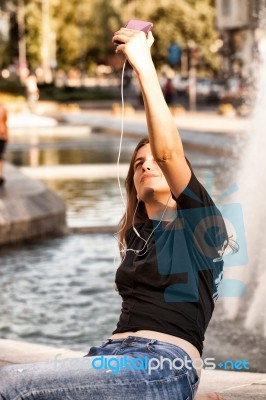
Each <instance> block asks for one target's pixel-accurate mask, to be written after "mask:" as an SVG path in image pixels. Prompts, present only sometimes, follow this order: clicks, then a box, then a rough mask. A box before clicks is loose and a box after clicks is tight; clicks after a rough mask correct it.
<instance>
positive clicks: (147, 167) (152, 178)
mask: <svg viewBox="0 0 266 400" xmlns="http://www.w3.org/2000/svg"><path fill="white" fill-rule="evenodd" d="M134 184H135V188H136V191H137V195H138V197H139V199H140V200H142V201H144V202H148V201H149V200H157V201H160V200H162V199H164V198H165V195H166V194H167V195H168V196H169V195H170V193H171V192H170V188H169V185H168V183H167V181H166V179H165V177H164V174H163V172H162V170H161V168H160V167H159V165H158V164H157V162H156V161H155V160H154V158H153V155H152V152H151V147H150V144H149V143H147V144H145V145H144V146H142V147H141V148H140V149H139V150H138V152H137V154H136V158H135V161H134ZM162 196H163V197H162Z"/></svg>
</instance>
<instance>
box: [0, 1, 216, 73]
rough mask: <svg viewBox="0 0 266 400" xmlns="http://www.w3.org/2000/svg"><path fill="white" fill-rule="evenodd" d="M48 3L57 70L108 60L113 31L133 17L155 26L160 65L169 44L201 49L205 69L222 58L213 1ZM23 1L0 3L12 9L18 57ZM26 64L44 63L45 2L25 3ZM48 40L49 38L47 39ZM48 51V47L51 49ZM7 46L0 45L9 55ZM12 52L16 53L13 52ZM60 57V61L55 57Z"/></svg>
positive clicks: (13, 40)
mask: <svg viewBox="0 0 266 400" xmlns="http://www.w3.org/2000/svg"><path fill="white" fill-rule="evenodd" d="M45 1H46V2H48V3H49V29H48V30H47V32H46V35H47V38H46V37H45V40H47V41H50V40H51V38H50V36H49V32H50V33H51V34H53V35H52V36H53V40H54V43H56V45H55V44H54V52H56V60H53V61H57V67H58V68H62V69H64V70H69V69H70V68H71V67H76V68H78V69H80V70H82V71H87V70H88V69H89V67H90V66H92V65H95V64H97V63H100V62H106V60H107V59H108V55H113V54H114V48H113V45H112V43H111V38H112V34H113V32H114V31H115V30H116V29H117V28H119V27H120V26H123V25H124V24H125V22H126V21H127V20H128V19H132V18H135V19H145V20H150V21H152V22H153V23H154V29H153V33H154V36H155V39H156V41H155V44H154V46H153V55H154V60H155V62H156V64H157V65H160V64H163V63H165V62H167V48H168V45H169V43H170V42H176V43H178V44H179V45H180V46H181V47H182V48H183V49H187V47H188V46H189V45H191V43H195V46H196V47H197V48H198V52H197V54H198V58H199V62H200V65H199V66H203V67H206V68H207V69H210V70H213V71H215V70H216V69H217V68H218V58H217V57H216V55H214V54H213V53H212V52H211V50H210V47H211V45H212V44H213V43H214V42H215V41H216V39H217V38H218V32H217V31H216V29H215V1H214V0H178V1H176V0H156V1H154V2H153V1H151V2H150V1H145V2H143V0H67V1H66V0H45ZM17 3H18V0H0V7H4V6H6V5H9V6H11V8H12V7H13V9H15V11H12V13H13V14H12V13H11V16H12V15H13V17H12V18H13V19H12V18H11V20H12V23H11V35H10V43H11V45H10V46H9V49H10V53H9V54H11V55H12V56H13V57H15V54H14V53H16V54H17V44H16V43H17V27H16V22H15V19H14V13H15V12H16V6H17ZM24 3H25V26H26V50H27V60H28V63H29V66H30V67H31V68H36V67H37V66H39V65H41V63H42V51H43V47H44V46H43V36H42V35H43V0H24ZM48 36H49V37H48ZM48 47H49V46H48ZM8 51H9V50H8V48H6V47H3V46H2V45H1V46H0V52H1V53H0V54H1V55H3V56H4V54H6V53H7V52H8ZM11 52H12V53H11ZM54 59H55V57H54Z"/></svg>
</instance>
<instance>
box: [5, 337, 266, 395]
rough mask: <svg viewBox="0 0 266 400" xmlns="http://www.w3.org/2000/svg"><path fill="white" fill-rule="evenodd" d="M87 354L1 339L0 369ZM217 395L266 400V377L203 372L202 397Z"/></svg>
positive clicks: (210, 371) (223, 372)
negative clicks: (12, 365)
mask: <svg viewBox="0 0 266 400" xmlns="http://www.w3.org/2000/svg"><path fill="white" fill-rule="evenodd" d="M87 350H88V349H86V351H84V352H79V351H71V350H68V349H65V348H54V347H51V346H45V345H40V344H33V343H28V342H20V341H15V340H6V339H0V365H2V366H3V365H10V364H27V363H32V362H37V361H49V360H54V359H55V357H57V358H58V359H64V358H75V357H83V356H84V355H85V354H86V352H87ZM206 392H217V393H219V394H221V395H222V396H223V398H224V400H255V399H256V400H257V399H259V400H260V399H261V400H262V399H264V400H265V399H266V374H260V373H251V372H235V371H220V370H206V369H205V370H203V371H202V377H201V382H200V386H199V391H198V393H199V394H203V393H206Z"/></svg>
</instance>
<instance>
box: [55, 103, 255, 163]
mask: <svg viewBox="0 0 266 400" xmlns="http://www.w3.org/2000/svg"><path fill="white" fill-rule="evenodd" d="M173 118H174V121H175V123H176V126H177V127H178V129H179V132H180V135H181V138H182V141H183V144H184V147H185V149H187V150H197V151H202V152H205V153H211V154H220V155H225V156H236V155H237V153H238V149H239V146H241V145H242V143H243V142H244V140H245V138H246V136H247V132H248V129H249V120H248V119H245V118H240V117H231V118H229V117H223V116H220V115H218V114H217V113H215V112H210V111H205V112H186V113H185V114H184V115H181V116H173ZM60 119H61V121H64V122H65V123H68V124H74V125H78V124H81V125H89V126H90V127H91V128H92V130H94V131H96V132H104V133H110V134H116V135H120V134H121V126H122V118H121V113H118V114H113V113H112V112H111V110H95V109H93V110H89V109H86V110H81V111H76V112H70V113H64V114H62V115H61V117H60ZM123 132H124V135H127V136H129V135H130V136H139V137H143V136H145V135H147V126H146V118H145V113H144V111H136V112H134V113H132V114H131V113H130V114H126V113H125V114H124V122H123Z"/></svg>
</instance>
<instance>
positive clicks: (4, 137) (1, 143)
mask: <svg viewBox="0 0 266 400" xmlns="http://www.w3.org/2000/svg"><path fill="white" fill-rule="evenodd" d="M7 142H8V131H7V111H6V108H5V107H4V105H3V104H1V103H0V186H2V185H3V184H4V182H5V179H4V176H3V169H4V168H3V167H4V153H5V149H6V144H7Z"/></svg>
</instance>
